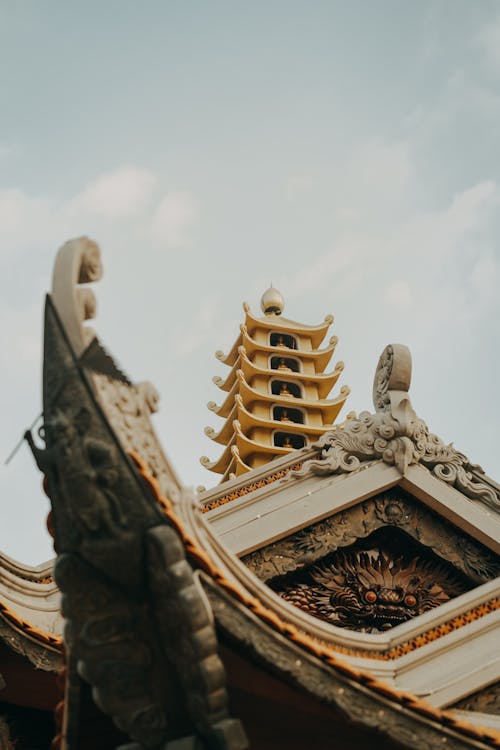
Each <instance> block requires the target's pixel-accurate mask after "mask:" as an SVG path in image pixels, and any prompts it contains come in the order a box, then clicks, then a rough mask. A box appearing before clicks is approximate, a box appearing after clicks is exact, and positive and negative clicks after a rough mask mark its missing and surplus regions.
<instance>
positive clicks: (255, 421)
mask: <svg viewBox="0 0 500 750" xmlns="http://www.w3.org/2000/svg"><path fill="white" fill-rule="evenodd" d="M236 404H237V412H238V422H239V423H240V425H241V427H242V429H243V431H244V432H245V433H247V434H248V431H249V430H252V429H253V428H255V427H264V428H265V429H266V430H269V432H274V431H278V432H290V433H291V434H294V435H307V436H308V437H311V438H317V437H319V436H320V435H322V434H323V433H324V432H326V431H327V430H331V428H332V427H333V424H325V425H322V426H320V427H313V426H312V425H307V424H300V423H298V422H279V421H278V420H275V419H262V418H261V417H256V416H255V415H254V414H251V413H250V412H249V411H247V410H246V409H245V407H244V406H243V403H242V400H241V398H240V397H239V396H236Z"/></svg>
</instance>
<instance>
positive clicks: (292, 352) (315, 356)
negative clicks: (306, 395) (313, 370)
mask: <svg viewBox="0 0 500 750" xmlns="http://www.w3.org/2000/svg"><path fill="white" fill-rule="evenodd" d="M240 327H241V345H242V346H243V347H244V348H245V351H246V353H247V355H248V354H253V352H269V354H277V353H278V352H283V356H290V357H300V358H302V359H310V360H313V361H314V362H316V363H317V366H318V370H320V371H322V370H324V369H325V367H326V366H327V365H328V362H329V361H330V359H331V358H332V355H333V353H334V351H335V347H336V346H337V343H338V338H337V336H332V337H331V338H330V340H329V342H328V346H326V347H324V349H310V350H307V349H289V348H288V347H276V346H271V345H270V344H259V343H258V342H256V341H255V339H253V338H252V337H251V336H250V335H249V333H248V331H247V329H246V327H245V326H244V325H241V326H240Z"/></svg>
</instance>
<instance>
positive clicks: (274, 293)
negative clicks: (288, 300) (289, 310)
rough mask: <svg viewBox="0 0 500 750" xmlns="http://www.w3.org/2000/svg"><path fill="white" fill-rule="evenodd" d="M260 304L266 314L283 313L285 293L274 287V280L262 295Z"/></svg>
mask: <svg viewBox="0 0 500 750" xmlns="http://www.w3.org/2000/svg"><path fill="white" fill-rule="evenodd" d="M260 306H261V308H262V312H263V313H264V315H281V313H282V312H283V310H284V309H285V300H284V299H283V295H282V294H281V293H280V292H278V290H277V289H275V288H274V287H273V282H272V281H271V286H270V287H269V289H266V291H265V292H264V294H263V295H262V298H261V300H260Z"/></svg>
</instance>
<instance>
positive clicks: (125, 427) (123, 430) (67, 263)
mask: <svg viewBox="0 0 500 750" xmlns="http://www.w3.org/2000/svg"><path fill="white" fill-rule="evenodd" d="M101 277H102V263H101V251H100V249H99V246H98V245H97V244H96V243H95V242H93V241H92V240H90V239H88V238H87V237H79V238H78V239H74V240H69V241H68V242H66V243H65V244H64V245H63V246H62V247H61V248H60V250H59V252H58V254H57V258H56V262H55V265H54V274H53V282H52V299H53V302H54V305H55V308H56V310H57V312H58V314H59V317H60V319H61V321H62V323H63V326H64V329H65V331H66V334H67V336H68V338H69V341H70V343H71V347H72V349H73V351H74V353H75V354H76V356H77V357H79V358H80V359H81V363H82V364H83V365H84V366H85V368H86V370H87V372H88V374H89V377H90V380H91V382H92V385H93V387H94V389H95V391H96V393H97V396H98V398H99V402H100V404H101V406H102V408H103V410H104V412H105V414H106V416H107V418H108V420H109V422H110V424H111V426H112V428H113V430H114V432H115V434H116V435H117V436H118V439H119V440H120V442H121V444H122V445H123V447H124V449H125V450H127V451H135V452H136V453H138V454H139V455H140V456H141V458H143V459H144V460H145V461H146V463H147V464H148V466H149V469H150V471H151V474H152V475H153V476H154V477H155V479H156V480H157V481H158V483H159V485H160V487H161V490H162V492H163V493H164V494H165V495H166V496H167V497H168V498H169V499H170V500H173V501H176V500H177V499H178V497H179V489H180V481H179V479H178V477H177V475H176V473H175V471H174V469H173V467H172V465H171V464H170V461H169V460H168V458H167V456H166V455H165V454H164V452H163V449H162V447H161V444H160V441H159V440H158V438H157V436H156V433H155V431H154V429H153V426H152V424H151V415H152V414H154V413H155V412H156V411H158V402H159V394H158V391H157V390H156V388H155V387H154V386H153V385H152V384H151V383H149V382H145V383H136V384H132V383H131V382H130V381H129V380H128V378H127V377H126V376H125V375H124V374H123V373H122V372H120V370H119V368H118V367H117V366H116V364H115V363H114V361H113V359H112V358H111V357H110V355H109V354H107V353H106V352H105V351H104V349H103V347H102V346H101V344H100V342H99V340H98V338H97V336H96V334H95V331H94V330H93V329H92V328H90V327H89V326H88V324H86V321H88V320H90V319H92V318H94V317H95V314H96V309H97V303H96V298H95V295H94V292H93V290H92V289H91V288H90V287H89V286H87V284H88V283H90V282H96V281H99V279H100V278H101ZM82 285H83V286H82Z"/></svg>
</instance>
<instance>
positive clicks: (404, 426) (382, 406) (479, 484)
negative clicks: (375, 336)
mask: <svg viewBox="0 0 500 750" xmlns="http://www.w3.org/2000/svg"><path fill="white" fill-rule="evenodd" d="M410 375H411V357H410V353H409V350H408V349H407V347H405V346H403V345H401V344H393V345H391V346H388V347H386V348H385V349H384V352H383V353H382V355H381V357H380V359H379V363H378V366H377V370H376V372H375V379H374V388H373V392H374V402H375V407H376V409H377V411H376V412H375V414H371V413H370V412H367V411H364V412H361V414H360V415H359V417H357V418H354V419H348V420H346V422H344V424H342V425H339V426H338V427H336V428H335V429H333V430H331V431H329V432H326V433H325V434H324V435H322V436H321V438H320V439H319V440H318V441H317V442H316V443H315V445H314V447H315V448H317V449H318V450H319V452H320V455H319V458H317V459H312V460H310V461H306V462H305V463H304V464H303V465H302V467H301V469H299V470H298V471H294V472H290V473H289V475H288V476H287V478H286V480H284V481H288V480H289V479H290V478H291V477H303V476H307V475H308V474H316V475H320V476H322V475H328V474H343V473H350V472H353V471H358V470H359V469H360V468H362V467H363V466H366V465H367V463H368V462H370V461H376V460H380V459H381V460H382V461H384V462H385V463H386V464H389V465H390V466H395V467H396V468H397V469H398V471H399V472H400V473H401V474H402V475H403V476H404V474H405V473H406V471H407V469H408V466H410V465H412V464H421V465H422V466H425V467H426V468H427V469H429V471H431V472H432V474H434V476H436V477H437V478H438V479H441V480H442V481H443V482H446V483H447V484H450V485H451V486H452V487H454V488H455V489H457V490H459V491H460V492H462V493H463V494H464V495H465V496H466V497H468V498H469V499H471V500H479V501H481V502H482V503H484V504H485V505H488V506H489V507H490V508H493V509H494V510H497V511H498V510H500V497H499V494H498V492H497V491H496V490H495V488H494V487H493V486H492V485H490V484H488V483H487V482H486V481H482V479H481V474H482V473H483V472H482V469H481V467H479V466H477V465H474V464H471V463H470V461H469V459H468V458H467V456H465V455H464V454H463V453H460V452H459V451H457V450H456V449H455V448H454V447H453V445H452V444H450V445H446V444H445V443H444V442H443V441H442V440H441V438H439V437H438V436H437V435H434V434H432V433H431V432H430V431H429V428H428V427H427V425H426V423H425V422H424V421H423V420H422V419H420V418H419V417H417V415H416V413H415V411H414V410H413V407H412V405H411V402H410V398H409V395H408V389H409V386H410Z"/></svg>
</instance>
